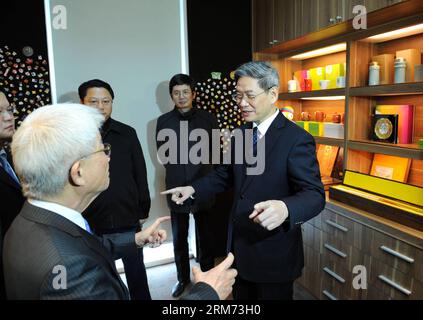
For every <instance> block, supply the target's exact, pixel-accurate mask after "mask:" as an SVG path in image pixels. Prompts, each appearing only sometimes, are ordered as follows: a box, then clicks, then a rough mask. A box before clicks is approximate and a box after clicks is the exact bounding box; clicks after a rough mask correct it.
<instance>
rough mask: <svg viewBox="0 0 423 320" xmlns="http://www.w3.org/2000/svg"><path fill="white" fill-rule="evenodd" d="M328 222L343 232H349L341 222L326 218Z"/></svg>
mask: <svg viewBox="0 0 423 320" xmlns="http://www.w3.org/2000/svg"><path fill="white" fill-rule="evenodd" d="M326 223H327V224H328V225H330V226H332V227H334V228H336V229H338V230H341V231H342V232H348V229H347V228H345V227H344V226H341V225H340V224H337V223H336V222H333V221H331V220H326Z"/></svg>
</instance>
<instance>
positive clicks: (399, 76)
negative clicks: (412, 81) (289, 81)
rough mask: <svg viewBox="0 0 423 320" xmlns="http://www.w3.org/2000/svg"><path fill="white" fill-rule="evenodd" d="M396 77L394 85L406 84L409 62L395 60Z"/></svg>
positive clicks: (401, 59) (399, 58) (400, 58)
mask: <svg viewBox="0 0 423 320" xmlns="http://www.w3.org/2000/svg"><path fill="white" fill-rule="evenodd" d="M394 65H395V77H394V83H404V82H405V72H406V69H407V62H406V61H405V59H404V58H402V57H398V58H396V59H395V64H394Z"/></svg>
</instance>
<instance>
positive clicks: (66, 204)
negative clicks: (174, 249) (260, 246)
mask: <svg viewBox="0 0 423 320" xmlns="http://www.w3.org/2000/svg"><path fill="white" fill-rule="evenodd" d="M103 120H104V118H103V117H102V115H101V114H100V113H99V112H98V111H97V110H96V109H93V108H88V107H86V106H83V105H53V106H47V107H42V108H39V109H38V110H36V111H34V112H33V113H32V114H30V115H29V116H28V117H27V118H26V119H25V121H24V122H23V123H22V125H21V127H20V128H19V129H18V130H17V131H16V133H15V135H14V138H13V142H12V154H13V161H14V164H15V169H16V172H17V174H18V176H19V178H20V180H21V184H22V189H23V192H24V195H25V196H26V197H27V198H28V201H27V202H26V203H25V204H24V207H23V209H22V211H21V212H20V213H19V215H18V216H17V217H16V219H15V220H14V222H13V223H12V225H11V227H10V228H9V231H8V232H7V234H6V237H5V240H4V254H3V262H4V273H5V282H6V293H7V297H8V298H9V299H129V293H128V290H127V289H126V287H125V285H124V284H123V282H122V281H121V279H120V276H119V274H118V273H117V271H116V267H115V264H114V259H117V258H119V257H121V256H122V255H124V254H125V253H126V252H127V251H128V250H134V247H135V246H137V247H142V246H143V245H145V244H147V243H150V244H153V245H154V244H160V243H161V242H162V241H164V240H165V239H166V233H165V231H164V230H161V229H159V225H160V223H161V222H163V221H165V220H169V217H161V218H158V219H157V220H156V221H155V222H154V223H153V224H152V225H151V226H150V227H148V228H145V229H144V230H143V231H141V232H138V233H135V232H126V233H120V234H109V235H104V236H103V237H97V236H95V235H94V234H93V233H92V231H91V229H90V226H89V224H88V223H87V221H86V220H85V219H84V218H83V216H82V215H81V212H83V210H84V209H85V208H86V207H87V206H88V205H89V204H90V203H91V202H92V201H93V200H94V199H95V198H96V197H97V196H98V195H99V194H100V193H101V192H102V191H104V190H105V189H107V187H108V185H109V158H110V155H111V146H110V145H108V144H103V142H102V140H101V135H100V132H99V128H100V127H101V125H102V122H103ZM231 259H232V257H231V256H229V257H228V258H227V261H226V265H225V266H224V267H221V269H219V270H218V273H219V275H222V274H223V275H224V278H225V281H223V282H224V284H223V285H222V286H220V287H219V285H216V282H210V281H211V280H210V275H211V273H209V274H205V273H201V272H197V280H201V281H203V283H198V284H197V285H196V287H194V290H197V291H195V292H194V293H195V295H194V298H197V297H198V296H200V297H202V298H210V299H211V298H218V297H220V298H225V297H226V296H224V294H226V295H227V294H229V292H228V291H230V290H228V288H231V286H232V284H231V279H233V278H234V277H235V274H236V272H235V271H234V270H232V271H231V270H228V269H229V266H230V264H231V261H230V260H231ZM212 276H213V275H212ZM209 282H210V283H212V285H214V286H215V289H216V290H213V289H212V287H210V286H209V285H208V284H207V283H209ZM221 282H222V281H221Z"/></svg>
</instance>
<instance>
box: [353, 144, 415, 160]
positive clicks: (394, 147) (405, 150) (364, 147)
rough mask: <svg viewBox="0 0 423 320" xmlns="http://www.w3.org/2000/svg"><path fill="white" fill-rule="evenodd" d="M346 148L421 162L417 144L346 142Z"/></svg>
mask: <svg viewBox="0 0 423 320" xmlns="http://www.w3.org/2000/svg"><path fill="white" fill-rule="evenodd" d="M347 146H348V148H350V149H354V150H360V151H366V152H371V153H383V154H387V155H391V156H398V157H403V158H412V159H418V160H423V149H421V148H419V145H418V144H390V143H383V142H374V141H368V140H348V142H347Z"/></svg>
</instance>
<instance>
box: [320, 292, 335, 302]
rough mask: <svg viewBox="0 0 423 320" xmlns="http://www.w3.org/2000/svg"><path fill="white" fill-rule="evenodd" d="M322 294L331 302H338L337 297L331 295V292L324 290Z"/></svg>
mask: <svg viewBox="0 0 423 320" xmlns="http://www.w3.org/2000/svg"><path fill="white" fill-rule="evenodd" d="M322 293H323V294H324V295H325V296H326V297H328V298H329V299H330V300H338V298H337V297H335V296H334V295H333V294H331V293H330V292H329V291H327V290H323V291H322Z"/></svg>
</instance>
